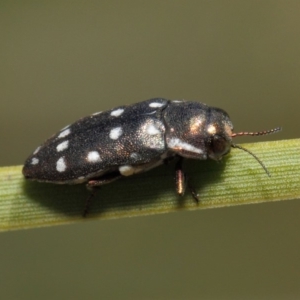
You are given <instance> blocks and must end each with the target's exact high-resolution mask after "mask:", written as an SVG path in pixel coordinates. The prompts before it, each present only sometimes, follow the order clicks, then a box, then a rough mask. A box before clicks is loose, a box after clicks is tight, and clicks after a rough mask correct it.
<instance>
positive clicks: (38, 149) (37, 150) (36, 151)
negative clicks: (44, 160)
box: [33, 146, 41, 154]
mask: <svg viewBox="0 0 300 300" xmlns="http://www.w3.org/2000/svg"><path fill="white" fill-rule="evenodd" d="M40 149H41V146H39V147H37V148H36V149H35V150H34V152H33V154H37V153H38V152H39V151H40Z"/></svg>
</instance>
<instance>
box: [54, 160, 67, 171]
mask: <svg viewBox="0 0 300 300" xmlns="http://www.w3.org/2000/svg"><path fill="white" fill-rule="evenodd" d="M66 168H67V165H66V163H65V159H64V158H63V157H61V158H60V159H59V160H58V161H57V162H56V170H57V171H58V172H64V171H65V170H66Z"/></svg>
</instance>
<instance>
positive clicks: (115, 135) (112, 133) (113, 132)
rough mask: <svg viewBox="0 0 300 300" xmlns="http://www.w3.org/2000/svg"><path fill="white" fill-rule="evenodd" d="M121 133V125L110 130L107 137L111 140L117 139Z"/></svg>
mask: <svg viewBox="0 0 300 300" xmlns="http://www.w3.org/2000/svg"><path fill="white" fill-rule="evenodd" d="M122 133H123V129H122V127H116V128H114V129H112V130H111V131H110V133H109V137H110V138H111V139H112V140H117V139H118V138H119V137H120V136H121V135H122Z"/></svg>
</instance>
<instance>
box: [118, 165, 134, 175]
mask: <svg viewBox="0 0 300 300" xmlns="http://www.w3.org/2000/svg"><path fill="white" fill-rule="evenodd" d="M119 172H120V173H121V174H122V175H123V176H130V175H132V174H134V168H133V167H132V166H130V165H125V166H121V167H119Z"/></svg>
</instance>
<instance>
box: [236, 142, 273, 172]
mask: <svg viewBox="0 0 300 300" xmlns="http://www.w3.org/2000/svg"><path fill="white" fill-rule="evenodd" d="M231 147H232V148H237V149H241V150H243V151H245V152H248V153H249V154H250V155H252V156H253V157H254V158H255V159H256V160H257V162H258V163H259V164H260V165H261V166H262V168H263V169H264V170H265V172H266V173H267V175H268V176H269V177H271V175H270V173H269V171H268V169H267V167H266V166H265V165H264V163H263V162H262V161H261V160H260V159H259V158H258V157H257V156H256V155H255V154H254V153H253V152H251V151H250V150H248V149H246V148H244V147H242V146H240V145H237V144H231Z"/></svg>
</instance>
